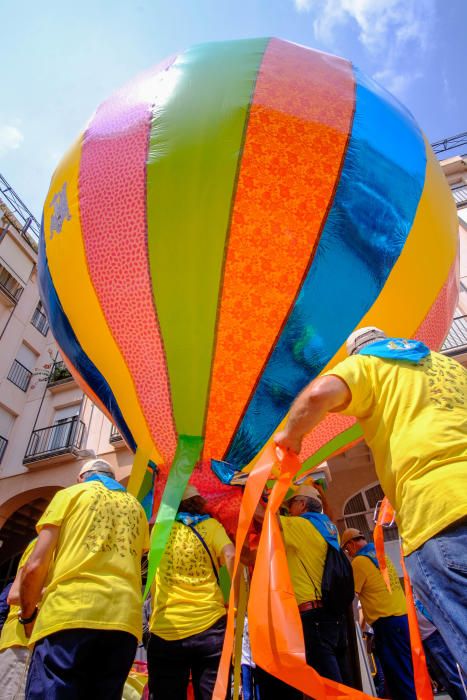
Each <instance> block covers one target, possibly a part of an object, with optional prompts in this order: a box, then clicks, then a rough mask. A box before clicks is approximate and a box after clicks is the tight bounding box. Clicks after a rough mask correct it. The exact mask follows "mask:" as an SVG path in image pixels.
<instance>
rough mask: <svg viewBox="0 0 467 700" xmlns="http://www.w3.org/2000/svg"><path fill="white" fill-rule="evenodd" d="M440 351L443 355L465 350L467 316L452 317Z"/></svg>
mask: <svg viewBox="0 0 467 700" xmlns="http://www.w3.org/2000/svg"><path fill="white" fill-rule="evenodd" d="M441 352H443V353H444V354H445V355H460V354H461V353H463V352H467V316H458V317H457V318H454V319H453V321H452V326H451V329H450V331H449V333H448V337H447V338H446V340H445V341H444V345H443V347H442V348H441Z"/></svg>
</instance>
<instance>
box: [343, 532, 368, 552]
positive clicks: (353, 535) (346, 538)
mask: <svg viewBox="0 0 467 700" xmlns="http://www.w3.org/2000/svg"><path fill="white" fill-rule="evenodd" d="M361 537H363V539H365V540H366V537H365V535H364V534H363V532H360V530H357V528H356V527H348V528H347V530H344V532H343V533H342V537H341V547H345V545H346V544H347V543H348V542H350V540H358V539H360V538H361Z"/></svg>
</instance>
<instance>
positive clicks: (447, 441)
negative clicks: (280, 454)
mask: <svg viewBox="0 0 467 700" xmlns="http://www.w3.org/2000/svg"><path fill="white" fill-rule="evenodd" d="M347 349H348V354H349V357H348V358H347V359H346V360H344V361H343V362H341V363H340V364H339V365H338V366H337V367H335V368H333V369H332V371H331V372H329V373H327V374H325V375H324V376H322V377H320V378H318V379H317V380H315V381H313V382H311V384H310V385H309V386H308V387H306V388H305V390H304V391H303V392H302V394H301V395H300V396H299V397H298V398H297V399H296V401H295V402H294V404H293V405H292V407H291V410H290V414H289V418H288V422H287V424H286V426H285V428H284V430H283V431H281V432H280V433H278V434H277V435H276V436H275V442H276V444H277V445H278V446H279V447H281V448H282V449H284V450H291V451H293V452H295V453H297V454H299V453H300V450H301V445H302V441H303V438H304V436H305V435H306V434H307V433H308V432H309V431H310V430H312V429H313V428H314V427H315V426H316V425H317V424H318V423H319V422H320V421H321V420H322V419H323V418H325V416H326V415H327V414H328V413H329V412H342V413H344V414H347V415H351V416H355V417H356V418H357V419H358V420H359V421H360V424H361V425H362V428H363V433H364V437H365V439H366V441H367V443H368V444H369V446H370V448H371V449H372V452H373V455H374V459H375V466H376V471H377V475H378V478H379V480H380V482H381V484H382V486H383V489H384V491H385V493H386V495H387V496H388V497H389V499H390V501H391V503H392V504H393V506H394V507H395V509H396V512H397V522H398V527H399V532H400V535H401V539H402V545H403V550H404V555H405V560H406V565H407V568H408V570H409V573H410V576H411V582H412V586H413V592H414V595H415V599H416V605H417V614H418V615H419V626H420V630H421V634H422V639H423V644H424V648H425V650H426V655H427V659H428V662H429V668H430V672H431V673H432V675H433V677H434V678H435V679H437V680H438V681H439V682H440V684H442V685H443V686H444V687H445V689H446V690H447V691H448V692H449V694H450V695H451V697H453V698H454V699H455V700H457V699H461V698H466V697H467V694H466V691H465V677H466V676H465V674H466V671H467V585H466V584H467V523H466V514H467V477H466V469H465V463H466V461H467V439H466V436H467V413H466V407H467V371H466V370H465V369H464V368H463V367H462V366H461V365H459V364H458V363H457V362H455V361H454V360H452V359H450V358H448V357H445V356H443V355H439V354H438V353H435V352H430V351H429V349H428V348H427V347H426V346H425V345H423V343H419V342H417V341H407V340H401V339H396V338H388V337H386V335H385V334H384V333H383V332H382V331H380V330H379V329H376V328H366V329H361V330H359V331H357V332H355V333H353V334H352V335H351V336H350V338H349V340H348V342H347ZM283 506H284V508H283V514H281V515H280V516H279V519H280V527H281V531H282V536H283V538H284V544H285V550H286V555H287V562H288V566H289V572H290V577H291V581H292V585H293V590H294V593H295V597H296V601H297V605H298V609H299V612H300V617H301V621H302V628H303V637H304V643H305V653H306V659H307V663H308V664H309V665H310V666H312V667H313V668H314V669H315V670H316V671H318V672H319V673H320V674H321V675H322V676H325V677H327V678H330V679H332V680H335V681H338V682H340V683H344V684H346V685H350V686H352V685H355V686H356V685H358V680H356V678H355V673H354V672H353V671H352V668H351V658H352V657H351V653H350V651H349V649H350V647H349V632H350V633H352V632H351V627H350V626H349V615H348V606H349V603H350V602H351V600H352V597H353V592H354V591H355V593H356V596H357V598H358V601H359V604H360V607H361V615H362V620H361V624H362V628H365V629H366V631H367V636H368V637H369V638H372V639H373V640H374V646H373V648H372V653H373V655H374V659H375V663H376V664H377V667H378V669H379V670H380V674H379V675H380V679H379V680H380V685H379V687H378V696H379V697H387V698H394V700H415V699H416V697H417V694H416V690H415V687H414V673H413V666H412V657H411V648H410V638H409V630H408V621H407V606H406V598H405V594H404V590H403V588H402V587H401V584H400V582H399V578H398V575H397V571H396V569H395V567H394V564H393V563H392V562H391V561H390V560H389V559H388V561H387V568H388V573H389V579H390V584H391V585H390V590H389V589H388V587H387V586H386V583H385V581H384V578H383V575H382V572H381V571H380V568H379V563H378V559H377V557H376V553H375V548H374V545H373V544H372V543H371V542H369V541H367V538H366V537H365V535H364V534H363V533H362V532H360V531H359V530H356V529H353V528H349V529H347V530H345V531H344V532H343V533H342V534H341V536H340V537H339V535H338V532H337V528H336V526H335V524H334V523H333V522H332V520H331V518H330V517H329V513H328V509H327V504H326V501H325V498H324V497H323V492H322V490H319V489H318V488H316V486H315V485H311V484H310V483H304V484H302V485H301V486H300V487H298V489H296V490H295V491H294V492H293V493H292V494H291V495H290V494H289V496H288V498H287V499H286V501H285V502H284V504H283ZM263 516H264V506H262V505H261V504H260V505H259V506H258V508H257V510H256V514H255V521H256V523H257V524H258V526H260V524H261V521H262V519H263ZM148 547H149V531H148V523H147V519H146V516H145V513H144V510H143V508H142V507H141V505H140V504H139V503H138V501H137V500H136V499H135V498H134V497H133V496H131V495H130V494H128V493H127V492H126V490H125V489H124V487H123V486H122V485H121V484H120V483H119V482H118V481H117V480H116V478H115V472H114V470H113V468H112V467H111V465H110V464H109V463H107V462H106V461H104V460H102V459H94V460H90V461H89V462H87V463H86V464H85V465H84V466H83V468H82V469H81V472H80V474H79V477H78V483H77V484H76V485H74V486H71V487H69V488H66V489H63V490H62V491H59V492H58V493H57V494H56V495H55V496H54V498H53V499H52V501H51V502H50V504H49V506H48V507H47V509H46V511H45V512H44V514H43V515H42V517H41V519H40V520H39V522H38V523H37V538H36V539H35V540H33V541H32V542H31V543H30V544H29V545H28V547H27V548H26V550H25V552H24V554H23V556H22V558H21V560H20V563H19V566H18V571H17V574H16V577H15V580H14V581H13V583H12V584H11V585H10V586H9V587H8V589H6V590H5V591H4V592H2V594H1V595H0V624H3V628H2V633H1V637H0V677H1V679H2V681H1V689H0V698H3V699H4V700H10V699H13V698H17V699H18V698H24V697H25V698H27V699H28V700H45V699H46V698H47V699H57V700H61V699H62V698H63V699H68V698H70V699H72V698H86V697H89V698H97V697H99V698H105V699H106V700H107V699H108V700H113V699H114V698H115V700H116V699H117V698H118V699H120V698H121V697H122V693H123V689H124V684H125V680H126V678H127V676H128V673H129V671H130V669H131V666H132V664H133V662H134V659H135V654H136V650H137V644H138V640H140V639H141V638H142V637H143V639H144V642H145V645H146V646H147V665H148V688H149V697H150V698H151V699H153V700H167V699H169V698H170V699H171V700H185V698H186V697H187V689H188V685H189V682H190V680H191V684H192V687H193V692H194V697H195V699H196V700H209V699H210V698H211V697H212V694H213V689H214V685H215V681H216V675H217V669H218V666H219V661H220V657H221V651H222V646H223V640H224V634H225V628H226V610H225V604H224V598H223V595H222V591H221V588H220V585H219V569H220V567H221V566H225V567H226V569H227V571H228V572H229V574H232V571H233V564H234V557H235V549H234V544H233V543H232V541H231V540H230V538H229V536H228V534H227V533H226V531H225V529H224V527H223V526H222V524H221V523H220V522H218V521H217V520H216V519H215V518H213V517H211V516H210V514H209V504H207V503H206V502H205V500H204V499H203V498H202V496H201V495H200V493H199V492H198V490H197V489H196V488H195V487H194V486H193V485H191V484H189V485H188V486H187V489H186V490H185V493H184V494H183V497H182V501H181V503H180V506H179V509H178V513H177V515H176V519H175V522H174V525H173V527H172V530H171V534H170V538H169V541H168V544H167V547H166V549H165V552H164V555H163V557H162V560H161V563H160V565H159V568H158V570H157V573H156V578H155V581H154V583H153V585H152V589H151V595H150V597H149V598H148V599H147V600H146V601H145V602H144V615H143V600H142V590H143V588H142V569H141V562H142V558H143V556H144V554H145V552H146V551H147V550H148ZM331 555H332V556H331ZM333 567H334V568H333ZM333 576H334V578H333ZM325 580H326V589H325ZM329 581H331V584H329ZM333 582H334V584H333ZM333 585H335V587H336V591H335V593H336V595H334V596H333V595H332V593H333V591H332V586H333ZM329 586H330V587H331V591H329ZM349 591H350V595H349ZM330 593H331V595H330ZM339 599H340V600H341V605H339ZM336 601H337V602H336ZM2 615H3V618H2ZM143 617H145V618H146V626H145V634H144V636H143ZM250 624H254V621H253V620H251V621H250ZM246 629H247V628H246ZM246 641H247V639H246ZM246 646H247V645H246ZM247 658H248V661H247V663H245V664H243V666H244V667H243V668H242V676H243V678H244V697H245V700H248V697H251V698H253V697H255V698H256V700H259V699H260V700H269V699H272V700H276V698H281V699H283V700H288V699H289V698H291V699H297V700H300V699H301V698H302V697H303V695H302V694H301V693H300V692H299V691H297V690H296V689H294V688H291V687H289V686H286V685H285V684H284V683H283V682H281V681H279V680H278V679H277V678H275V677H273V676H271V675H270V674H268V673H267V672H266V671H265V670H264V669H262V668H259V667H256V668H255V667H254V653H253V655H252V654H251V650H248V654H247ZM252 667H253V668H254V670H253V671H252V670H251V669H252ZM247 686H248V687H247Z"/></svg>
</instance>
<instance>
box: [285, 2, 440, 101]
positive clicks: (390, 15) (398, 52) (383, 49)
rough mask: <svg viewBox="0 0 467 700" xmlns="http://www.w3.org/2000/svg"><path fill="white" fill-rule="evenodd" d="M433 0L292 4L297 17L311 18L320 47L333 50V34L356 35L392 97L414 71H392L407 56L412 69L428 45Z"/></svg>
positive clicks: (415, 75)
mask: <svg viewBox="0 0 467 700" xmlns="http://www.w3.org/2000/svg"><path fill="white" fill-rule="evenodd" d="M434 1H435V0H294V4H295V8H296V9H297V11H299V12H305V11H309V12H312V13H313V15H314V19H313V32H314V35H315V38H316V39H317V40H318V41H320V42H321V43H322V44H323V45H324V46H326V47H329V48H331V49H334V50H335V49H336V48H338V47H336V41H337V38H338V33H339V30H342V29H344V28H345V30H346V32H352V33H355V34H356V35H357V38H358V41H359V42H360V44H361V45H362V47H363V48H364V49H365V50H366V51H367V53H368V54H369V56H370V58H371V59H373V61H374V62H376V63H377V64H379V67H378V70H377V72H376V74H375V78H376V79H377V80H380V82H382V83H383V84H384V86H385V87H387V88H388V89H389V90H391V91H392V92H395V93H396V94H398V95H401V94H402V93H404V92H405V91H406V90H407V89H408V88H409V86H410V84H411V83H412V82H413V81H414V80H416V79H417V78H419V77H421V75H420V71H418V70H414V71H413V72H411V73H410V75H408V74H402V73H401V72H400V71H398V65H400V62H401V59H404V58H405V57H406V56H410V60H411V64H412V65H413V66H414V65H415V64H416V63H417V62H418V61H420V59H421V58H422V57H423V54H424V53H425V51H426V50H427V49H428V47H429V46H430V41H433V36H432V35H433V28H434V16H435V10H434Z"/></svg>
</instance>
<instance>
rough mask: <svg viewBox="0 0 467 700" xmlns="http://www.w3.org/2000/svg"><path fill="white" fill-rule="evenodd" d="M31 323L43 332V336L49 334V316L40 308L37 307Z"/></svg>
mask: <svg viewBox="0 0 467 700" xmlns="http://www.w3.org/2000/svg"><path fill="white" fill-rule="evenodd" d="M31 323H32V325H33V326H34V328H36V329H37V330H38V331H39V333H42V335H43V336H46V335H47V332H48V330H49V323H48V321H47V316H46V315H45V314H44V313H43V312H42V311H41V310H40V309H38V308H37V309H36V310H35V311H34V313H33V315H32V319H31Z"/></svg>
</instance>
